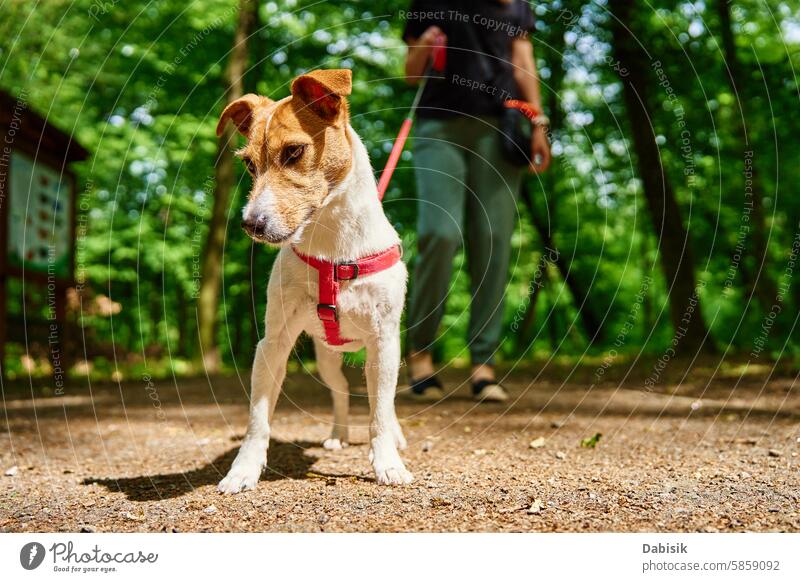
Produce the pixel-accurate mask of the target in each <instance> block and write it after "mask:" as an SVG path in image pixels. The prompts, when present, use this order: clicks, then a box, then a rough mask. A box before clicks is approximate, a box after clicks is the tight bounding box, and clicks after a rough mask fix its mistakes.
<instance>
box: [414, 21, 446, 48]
mask: <svg viewBox="0 0 800 582" xmlns="http://www.w3.org/2000/svg"><path fill="white" fill-rule="evenodd" d="M437 42H441V43H442V44H447V35H446V34H445V33H444V32H442V29H441V28H439V27H438V26H429V27H428V28H426V29H425V32H423V33H422V36H420V37H419V40H418V41H417V45H418V46H422V47H425V48H427V49H428V52H432V51H433V47H434V46H435V45H436V43H437Z"/></svg>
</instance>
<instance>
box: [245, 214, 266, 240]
mask: <svg viewBox="0 0 800 582" xmlns="http://www.w3.org/2000/svg"><path fill="white" fill-rule="evenodd" d="M242 228H243V229H244V230H245V232H246V233H247V234H249V235H250V236H255V237H262V236H264V233H265V232H266V230H267V216H266V215H265V214H259V215H258V216H255V217H248V218H246V219H245V220H243V221H242Z"/></svg>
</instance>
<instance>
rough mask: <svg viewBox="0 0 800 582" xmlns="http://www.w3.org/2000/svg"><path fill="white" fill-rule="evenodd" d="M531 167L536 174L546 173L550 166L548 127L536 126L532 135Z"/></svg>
mask: <svg viewBox="0 0 800 582" xmlns="http://www.w3.org/2000/svg"><path fill="white" fill-rule="evenodd" d="M531 160H532V161H531V165H530V166H529V169H530V171H531V172H533V173H534V174H540V173H542V172H544V171H545V170H546V169H547V168H548V167H549V166H550V142H549V141H548V139H547V127H546V126H544V125H534V126H533V134H532V135H531Z"/></svg>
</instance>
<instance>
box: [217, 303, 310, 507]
mask: <svg viewBox="0 0 800 582" xmlns="http://www.w3.org/2000/svg"><path fill="white" fill-rule="evenodd" d="M280 319H281V321H280V323H279V324H278V326H279V327H278V329H277V330H275V329H274V327H275V326H273V325H270V323H271V321H270V318H269V317H268V318H267V334H266V337H265V338H264V339H262V340H261V341H260V342H258V346H257V347H256V355H255V359H254V360H253V372H252V376H251V387H250V421H249V423H248V426H247V434H246V435H245V437H244V440H243V441H242V446H241V447H239V452H238V454H237V455H236V459H235V460H234V461H233V465H232V466H231V469H230V471H228V474H227V475H226V476H225V478H224V479H223V480H222V481H220V483H219V486H218V487H217V489H218V490H219V491H220V492H221V493H239V492H240V491H245V490H247V489H253V488H255V486H256V484H257V483H258V479H259V478H260V477H261V473H262V471H263V470H264V467H266V465H267V447H268V446H269V436H270V424H271V422H272V413H273V412H274V411H275V403H276V402H277V400H278V396H279V395H280V392H281V387H282V386H283V380H284V378H285V377H286V360H287V359H288V358H289V353H290V352H291V350H292V346H294V342H295V340H296V339H297V336H298V335H300V328H299V327H298V326H297V324H296V323H295V324H294V326H292V327H289V326H290V325H291V324H289V323H283V317H281V318H280ZM287 320H290V318H287Z"/></svg>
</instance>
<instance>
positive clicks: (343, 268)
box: [292, 41, 445, 346]
mask: <svg viewBox="0 0 800 582" xmlns="http://www.w3.org/2000/svg"><path fill="white" fill-rule="evenodd" d="M444 59H445V51H444V44H443V43H442V42H441V41H438V42H437V44H436V47H435V48H434V50H433V59H432V61H431V63H430V64H429V65H428V68H427V69H426V70H425V76H424V78H423V79H422V81H421V82H420V85H419V89H417V94H416V96H415V97H414V102H413V103H412V104H411V109H409V112H408V116H407V117H406V119H405V121H403V125H402V126H400V133H398V134H397V138H396V139H395V140H394V146H392V151H391V153H390V154H389V160H388V161H387V162H386V167H385V168H384V169H383V173H382V174H381V179H380V180H379V181H378V200H383V195H384V194H385V192H386V187H387V186H388V185H389V180H391V178H392V173H393V172H394V170H395V168H396V167H397V162H398V161H399V160H400V154H401V153H403V146H405V143H406V139H407V138H408V134H409V132H410V131H411V124H412V123H413V120H414V113H415V112H416V110H417V106H418V105H419V100H420V98H421V97H422V92H423V91H424V90H425V86H426V85H427V82H428V76H429V75H430V73H431V70H436V71H440V72H441V71H443V70H444V64H445V61H444ZM292 250H294V254H296V255H297V256H298V257H299V258H300V260H301V261H303V262H304V263H306V264H307V265H308V266H310V267H312V268H314V269H316V270H317V273H318V274H319V278H318V282H319V297H318V300H317V301H318V303H317V317H318V318H319V320H320V321H321V322H322V327H323V329H324V330H325V341H326V342H327V343H328V345H331V346H341V345H344V344H346V343H349V342H351V341H352V340H349V339H346V338H343V337H342V330H341V327H340V326H339V312H338V307H337V303H336V299H337V296H338V295H339V288H340V281H353V280H355V279H358V278H359V277H363V276H365V275H370V274H372V273H379V272H381V271H384V270H386V269H388V268H390V267H392V266H394V265H395V264H396V263H397V262H398V261H399V260H400V259H401V257H402V256H403V248H402V247H401V246H399V245H398V246H394V247H392V248H390V249H387V250H385V251H383V252H380V253H377V254H374V255H370V256H368V257H363V258H360V259H357V260H355V261H340V262H333V261H325V260H322V259H318V258H316V257H310V256H308V255H304V254H302V253H300V252H299V251H298V250H297V249H296V248H294V247H292Z"/></svg>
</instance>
